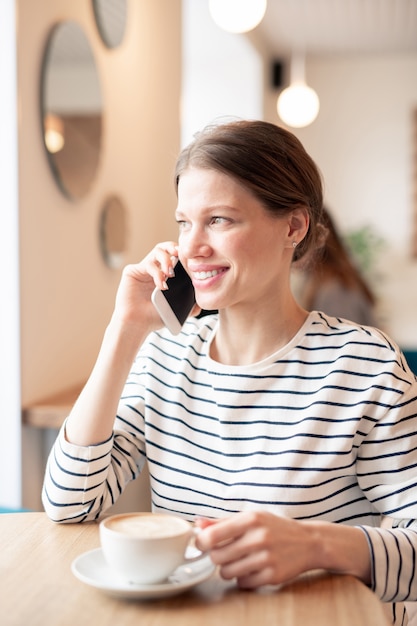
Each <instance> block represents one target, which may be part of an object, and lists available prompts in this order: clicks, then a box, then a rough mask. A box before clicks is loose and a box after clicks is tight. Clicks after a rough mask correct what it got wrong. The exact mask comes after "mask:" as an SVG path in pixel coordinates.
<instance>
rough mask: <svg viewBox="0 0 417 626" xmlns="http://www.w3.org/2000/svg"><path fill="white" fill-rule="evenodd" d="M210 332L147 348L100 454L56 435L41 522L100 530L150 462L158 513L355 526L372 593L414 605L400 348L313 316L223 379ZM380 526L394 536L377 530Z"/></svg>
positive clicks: (203, 323) (406, 405) (190, 327)
mask: <svg viewBox="0 0 417 626" xmlns="http://www.w3.org/2000/svg"><path fill="white" fill-rule="evenodd" d="M216 326H217V318H216V316H207V317H204V318H202V319H192V320H190V321H188V322H187V323H186V325H185V327H184V329H183V332H182V333H181V334H180V335H178V336H175V337H174V336H172V335H170V334H169V333H168V332H167V331H165V330H162V331H160V332H157V333H152V334H151V335H150V336H149V337H148V339H147V341H146V342H145V343H144V345H143V346H142V348H141V350H140V351H139V353H138V355H137V358H136V360H135V363H134V365H133V367H132V370H131V373H130V375H129V378H128V380H127V382H126V385H125V389H124V392H123V396H122V398H121V400H120V404H119V408H118V413H117V416H116V418H115V424H114V433H113V436H112V437H111V439H110V440H109V441H105V442H103V443H102V444H100V445H96V446H91V447H85V448H83V447H78V446H74V445H72V444H70V443H69V442H67V441H66V440H65V437H64V432H63V431H64V429H63V430H62V431H61V433H60V435H59V436H58V439H57V441H56V443H55V445H54V447H53V449H52V451H51V453H50V457H49V461H48V466H47V469H46V474H45V482H44V490H43V502H44V506H45V510H46V511H47V513H48V515H49V516H50V517H51V518H52V519H54V520H56V521H63V522H76V521H83V520H87V519H96V518H97V517H98V516H99V515H100V514H101V513H103V511H105V510H106V509H107V508H108V507H109V506H111V505H112V504H113V503H114V502H115V501H116V499H117V497H118V496H119V495H120V493H121V492H122V491H123V489H124V487H125V485H126V484H127V483H128V482H129V481H131V480H132V479H134V478H135V477H136V476H137V475H138V473H139V472H140V469H141V468H142V467H143V465H144V463H145V461H146V462H147V463H148V467H149V474H150V480H151V492H152V506H153V509H154V510H155V511H165V512H174V513H176V514H179V515H181V516H183V517H186V518H189V519H191V518H193V517H194V516H195V515H198V516H206V517H213V518H217V517H222V516H226V515H229V514H231V513H233V512H237V511H242V510H254V509H263V510H269V511H271V512H273V513H276V514H277V515H283V516H288V517H291V518H295V519H303V520H320V519H322V520H327V521H331V522H337V523H344V524H350V525H357V526H360V527H361V528H362V530H363V532H364V533H366V536H367V539H368V544H369V549H370V553H371V558H372V565H373V585H372V586H373V589H374V590H375V592H376V593H377V594H378V595H379V597H380V598H381V599H382V600H384V601H399V600H405V599H408V600H417V572H416V564H415V562H416V550H417V522H416V521H415V520H416V518H417V382H416V378H415V376H414V375H413V374H412V372H411V371H410V369H409V368H408V366H407V364H406V363H405V361H404V358H403V357H402V354H401V352H400V351H399V350H398V348H397V346H396V345H395V344H394V343H393V342H392V341H391V340H390V339H389V338H387V337H386V336H385V335H383V334H382V333H381V332H380V331H378V330H375V329H373V328H369V327H360V326H357V325H355V324H353V323H351V322H346V321H344V320H339V319H336V318H332V317H328V316H326V315H324V314H322V313H318V312H312V313H310V315H309V316H308V318H307V320H306V322H305V323H304V325H303V326H302V328H301V329H300V330H299V332H298V333H297V334H296V335H295V337H294V338H293V339H292V340H291V341H290V342H289V343H288V344H287V345H286V346H285V347H284V348H282V349H280V350H279V351H278V352H275V353H274V354H272V355H270V356H269V357H268V358H266V359H264V360H262V361H260V362H258V363H254V364H252V365H249V366H226V365H222V364H221V363H218V362H215V361H213V360H212V359H211V358H210V357H209V347H210V343H211V340H212V337H213V336H214V334H215V332H216ZM248 341H250V336H249V337H248ZM64 428H65V426H64ZM385 515H386V516H390V517H391V518H393V520H394V521H393V526H394V527H393V528H392V529H387V528H383V529H382V528H380V523H381V517H382V516H385Z"/></svg>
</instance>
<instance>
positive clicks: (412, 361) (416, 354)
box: [403, 350, 417, 376]
mask: <svg viewBox="0 0 417 626" xmlns="http://www.w3.org/2000/svg"><path fill="white" fill-rule="evenodd" d="M403 354H404V356H405V358H406V360H407V363H408V365H409V366H410V369H411V370H412V371H413V372H414V374H416V376H417V350H403Z"/></svg>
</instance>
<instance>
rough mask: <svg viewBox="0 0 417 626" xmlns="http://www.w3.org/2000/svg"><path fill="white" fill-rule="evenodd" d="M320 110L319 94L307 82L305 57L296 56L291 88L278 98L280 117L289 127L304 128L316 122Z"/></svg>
mask: <svg viewBox="0 0 417 626" xmlns="http://www.w3.org/2000/svg"><path fill="white" fill-rule="evenodd" d="M319 109H320V101H319V97H318V95H317V93H316V92H315V91H314V89H312V88H311V87H309V86H308V85H307V84H306V82H305V59H304V56H303V55H300V54H298V55H294V56H293V57H292V59H291V81H290V86H289V87H287V88H286V89H284V90H283V91H281V93H280V95H279V96H278V101H277V111H278V115H279V116H280V118H281V119H282V121H283V122H284V123H285V124H287V125H288V126H292V127H293V128H302V127H303V126H308V125H309V124H311V123H312V122H314V120H315V119H316V117H317V115H318V112H319Z"/></svg>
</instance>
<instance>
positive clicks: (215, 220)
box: [211, 215, 227, 224]
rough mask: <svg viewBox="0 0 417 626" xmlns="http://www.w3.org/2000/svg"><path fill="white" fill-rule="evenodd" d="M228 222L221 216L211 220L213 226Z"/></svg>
mask: <svg viewBox="0 0 417 626" xmlns="http://www.w3.org/2000/svg"><path fill="white" fill-rule="evenodd" d="M226 222H227V219H226V218H225V217H221V216H220V215H215V216H214V217H212V218H211V223H212V224H225V223H226Z"/></svg>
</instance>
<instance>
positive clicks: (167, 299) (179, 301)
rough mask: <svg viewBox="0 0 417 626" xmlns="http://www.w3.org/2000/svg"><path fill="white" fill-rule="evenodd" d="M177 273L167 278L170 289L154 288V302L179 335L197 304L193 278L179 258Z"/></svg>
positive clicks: (172, 330)
mask: <svg viewBox="0 0 417 626" xmlns="http://www.w3.org/2000/svg"><path fill="white" fill-rule="evenodd" d="M174 272H175V275H174V276H172V277H170V278H168V279H167V285H168V289H166V290H164V291H162V290H161V289H158V288H156V289H154V291H153V293H152V302H153V305H154V307H155V308H156V310H157V311H158V313H159V315H160V316H161V319H162V321H163V322H164V324H165V326H166V327H167V328H168V330H169V331H170V332H171V333H172V334H173V335H178V333H179V332H180V330H181V328H182V326H183V324H184V322H185V320H186V319H187V317H188V316H189V315H190V313H191V311H192V310H193V307H194V305H195V293H194V287H193V283H192V282H191V278H190V277H189V276H188V274H187V272H186V271H185V269H184V267H183V265H182V264H181V262H180V261H179V260H178V261H177V263H176V264H175V267H174Z"/></svg>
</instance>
